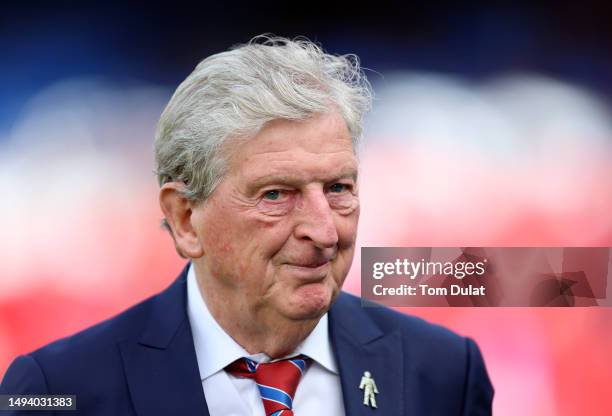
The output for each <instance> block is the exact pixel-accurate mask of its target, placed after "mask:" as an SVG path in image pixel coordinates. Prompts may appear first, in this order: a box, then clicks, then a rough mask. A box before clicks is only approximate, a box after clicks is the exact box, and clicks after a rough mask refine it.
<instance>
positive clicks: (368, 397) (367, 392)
mask: <svg viewBox="0 0 612 416" xmlns="http://www.w3.org/2000/svg"><path fill="white" fill-rule="evenodd" d="M359 388H360V389H361V390H363V404H364V405H365V406H371V407H374V408H376V397H375V396H374V395H375V394H378V389H377V388H376V383H375V382H374V379H373V378H372V374H370V372H369V371H364V372H363V377H361V383H359Z"/></svg>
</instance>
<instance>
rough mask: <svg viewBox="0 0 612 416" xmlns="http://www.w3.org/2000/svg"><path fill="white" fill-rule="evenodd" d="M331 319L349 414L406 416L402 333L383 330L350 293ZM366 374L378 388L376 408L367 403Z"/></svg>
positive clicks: (334, 307)
mask: <svg viewBox="0 0 612 416" xmlns="http://www.w3.org/2000/svg"><path fill="white" fill-rule="evenodd" d="M329 316H330V337H331V341H332V346H333V350H334V354H335V356H336V362H337V363H338V367H339V371H340V379H341V383H342V396H343V400H344V409H345V412H346V415H347V416H358V415H401V414H404V412H403V409H404V403H403V400H404V397H403V396H404V395H403V392H404V371H403V368H404V362H403V360H404V354H403V349H402V343H401V337H400V334H399V332H398V331H392V332H387V333H385V332H383V331H381V330H380V329H379V328H378V327H377V326H376V324H375V323H374V322H372V320H371V318H370V317H369V316H368V315H367V314H366V313H365V312H364V311H363V310H362V307H361V306H360V305H359V303H358V302H354V301H351V299H350V297H349V296H348V295H346V294H341V295H340V297H339V298H338V300H337V302H336V303H335V304H334V306H333V307H332V309H331V310H330V314H329ZM364 371H369V372H370V373H371V375H372V378H374V380H375V382H376V386H377V387H378V392H379V393H378V394H376V402H377V406H378V407H377V408H376V409H374V408H372V407H370V406H366V405H364V404H363V398H364V391H363V390H360V389H359V384H360V381H361V378H362V377H363V375H364V374H363V373H364Z"/></svg>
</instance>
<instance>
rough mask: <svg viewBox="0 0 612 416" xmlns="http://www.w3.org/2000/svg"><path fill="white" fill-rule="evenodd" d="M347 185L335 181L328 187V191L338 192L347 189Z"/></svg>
mask: <svg viewBox="0 0 612 416" xmlns="http://www.w3.org/2000/svg"><path fill="white" fill-rule="evenodd" d="M347 188H348V187H347V186H346V185H345V184H343V183H335V184H333V185H332V186H330V187H329V191H330V192H333V193H340V192H344V191H346V190H347Z"/></svg>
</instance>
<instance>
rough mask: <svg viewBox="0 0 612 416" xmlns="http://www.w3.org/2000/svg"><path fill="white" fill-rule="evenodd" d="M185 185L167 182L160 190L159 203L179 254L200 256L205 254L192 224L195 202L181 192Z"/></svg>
mask: <svg viewBox="0 0 612 416" xmlns="http://www.w3.org/2000/svg"><path fill="white" fill-rule="evenodd" d="M184 186H185V185H184V184H183V183H181V182H167V183H165V184H164V185H163V186H162V187H161V188H160V190H159V205H160V207H161V210H162V212H163V213H164V216H165V217H166V221H167V222H168V225H169V226H170V230H171V234H172V238H174V244H175V245H176V249H177V251H178V252H179V254H180V255H181V256H183V257H190V258H199V257H202V255H204V250H203V248H202V245H201V243H200V240H199V238H198V235H197V233H196V231H195V229H194V228H193V226H192V224H191V216H192V214H193V210H192V208H193V203H192V202H191V201H189V200H188V199H186V198H185V197H184V196H183V194H182V193H181V190H182V189H183V188H184Z"/></svg>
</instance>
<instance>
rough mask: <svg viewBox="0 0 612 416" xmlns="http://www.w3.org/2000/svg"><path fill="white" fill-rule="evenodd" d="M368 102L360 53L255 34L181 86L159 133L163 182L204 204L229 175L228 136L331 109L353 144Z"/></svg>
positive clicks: (198, 68) (204, 64) (206, 62)
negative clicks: (179, 184)
mask: <svg viewBox="0 0 612 416" xmlns="http://www.w3.org/2000/svg"><path fill="white" fill-rule="evenodd" d="M371 100H372V90H371V87H370V84H369V82H368V80H367V78H366V77H365V75H364V73H363V72H362V70H361V68H360V64H359V58H358V57H357V56H356V55H352V54H349V55H342V56H335V55H330V54H327V53H325V52H324V51H323V50H322V49H321V47H320V46H318V45H316V44H314V43H312V42H310V41H308V40H307V39H304V38H296V39H293V40H291V39H287V38H282V37H270V36H266V35H261V36H256V37H255V38H253V39H252V40H251V41H250V42H249V43H247V44H243V45H237V46H235V47H233V48H231V49H230V50H228V51H226V52H222V53H218V54H216V55H212V56H210V57H208V58H206V59H204V60H203V61H202V62H200V63H199V64H198V66H196V68H195V70H194V71H193V72H192V73H191V74H190V75H189V76H188V77H187V79H185V81H183V82H182V83H181V85H179V87H178V88H177V90H176V92H175V93H174V95H173V96H172V98H171V99H170V102H169V103H168V105H167V106H166V109H165V110H164V112H163V113H162V115H161V117H160V119H159V123H158V125H157V131H156V134H155V160H156V173H157V178H158V182H159V185H160V186H162V185H163V184H165V183H167V182H174V181H176V182H182V183H183V184H184V187H183V190H182V193H183V195H184V196H185V197H186V198H187V199H189V200H192V201H198V202H200V201H204V200H205V199H206V198H207V197H208V196H210V194H211V193H212V192H213V191H214V189H215V187H216V186H217V185H218V184H219V183H220V182H221V180H222V179H223V176H224V175H225V174H226V166H225V159H224V155H223V154H222V152H221V150H222V147H223V145H224V143H225V142H226V141H227V140H228V139H238V138H243V139H248V138H250V137H253V136H254V135H255V134H257V132H258V131H259V130H260V129H261V127H262V126H263V125H264V124H265V123H266V122H269V121H272V120H275V119H289V120H304V119H307V118H309V117H311V116H313V115H315V114H320V113H325V112H328V111H330V109H331V108H335V109H337V111H339V113H340V114H341V115H342V117H343V118H344V120H345V121H346V125H347V128H348V131H349V133H350V134H351V137H352V139H353V148H354V149H356V146H357V144H358V142H359V140H360V138H361V134H362V127H361V122H362V118H363V115H364V113H365V112H366V111H368V110H369V109H370V106H371ZM165 225H166V226H167V224H165Z"/></svg>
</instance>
